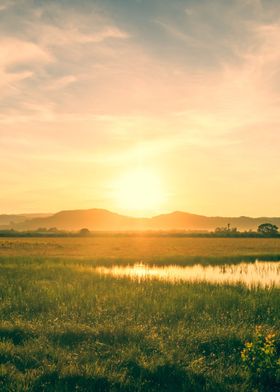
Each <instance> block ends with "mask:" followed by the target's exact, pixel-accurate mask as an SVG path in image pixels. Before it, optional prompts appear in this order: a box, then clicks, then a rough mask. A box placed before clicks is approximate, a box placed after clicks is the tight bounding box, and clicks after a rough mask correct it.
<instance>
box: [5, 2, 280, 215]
mask: <svg viewBox="0 0 280 392" xmlns="http://www.w3.org/2000/svg"><path fill="white" fill-rule="evenodd" d="M0 32H1V34H0V41H1V42H0V45H1V46H0V47H1V50H0V87H1V95H0V108H1V109H0V165H1V171H0V181H1V182H0V184H1V193H0V207H1V208H0V213H13V212H17V213H20V212H55V211H58V210H61V209H76V208H106V209H110V210H113V211H116V212H120V213H126V214H132V215H138V216H139V215H147V216H150V215H154V214H158V213H161V212H168V211H173V210H183V211H189V212H193V213H201V214H206V215H227V216H229V215H230V216H234V215H252V216H261V215H266V216H269V215H271V216H272V215H277V216H279V215H280V211H279V207H278V206H279V202H278V197H279V193H280V181H279V180H280V174H279V173H280V171H279V164H280V153H279V151H280V149H279V147H280V127H279V126H280V110H279V107H280V105H279V103H280V102H279V101H280V71H279V70H280V2H279V1H276V0H265V1H264V0H263V1H261V0H233V1H227V0H213V1H206V0H201V1H196V0H185V1H183V0H173V1H170V0H142V1H141V0H102V1H101V0H99V1H98V0H96V1H92V0H81V1H74V0H68V1H66V0H56V1H52V0H48V1H46V0H45V1H44V0H17V1H13V0H7V1H5V0H1V1H0Z"/></svg>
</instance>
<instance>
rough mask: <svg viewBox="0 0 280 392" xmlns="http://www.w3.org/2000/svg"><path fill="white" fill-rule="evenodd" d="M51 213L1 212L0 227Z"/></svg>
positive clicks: (43, 216)
mask: <svg viewBox="0 0 280 392" xmlns="http://www.w3.org/2000/svg"><path fill="white" fill-rule="evenodd" d="M50 215H51V214H2V215H0V229H6V228H10V227H13V226H15V225H17V224H18V223H22V222H25V221H26V220H29V219H33V218H45V217H48V216H50Z"/></svg>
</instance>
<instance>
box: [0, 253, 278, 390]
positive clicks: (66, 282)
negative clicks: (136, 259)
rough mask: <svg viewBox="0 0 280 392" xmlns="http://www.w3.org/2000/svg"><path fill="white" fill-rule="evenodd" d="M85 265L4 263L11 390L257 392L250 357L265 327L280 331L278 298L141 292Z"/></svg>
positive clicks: (211, 290)
mask: <svg viewBox="0 0 280 392" xmlns="http://www.w3.org/2000/svg"><path fill="white" fill-rule="evenodd" d="M80 263H81V260H74V259H72V260H70V261H67V260H65V259H61V260H60V259H56V260H53V259H44V258H27V257H18V258H13V257H10V258H8V259H0V267H1V276H0V315H1V325H0V364H1V365H0V390H1V391H76V390H77V391H83V390H84V391H237V390H238V391H245V390H250V389H248V386H247V385H246V374H245V373H244V371H243V369H242V366H241V358H240V352H241V350H242V348H243V347H244V342H245V341H246V340H248V339H250V338H251V337H252V334H253V332H254V330H255V327H256V325H262V326H263V327H264V328H265V329H267V330H270V329H274V330H277V329H278V330H279V308H280V298H279V290H278V289H272V290H265V291H264V290H251V291H250V290H247V289H245V288H244V287H241V286H236V287H233V286H213V285H207V284H197V285H191V284H178V285H170V284H165V283H161V282H156V281H154V282H143V283H141V284H138V283H134V282H132V281H129V280H125V279H121V280H115V279H112V278H109V277H106V278H105V277H100V276H98V275H95V274H94V273H88V272H83V271H82V270H81V269H80V268H78V265H80ZM75 265H77V268H75ZM267 390H268V391H271V390H272V389H271V386H268V389H267Z"/></svg>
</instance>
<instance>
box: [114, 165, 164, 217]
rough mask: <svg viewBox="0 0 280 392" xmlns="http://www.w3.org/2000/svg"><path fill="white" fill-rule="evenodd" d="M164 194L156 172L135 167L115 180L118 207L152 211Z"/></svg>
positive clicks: (131, 210)
mask: <svg viewBox="0 0 280 392" xmlns="http://www.w3.org/2000/svg"><path fill="white" fill-rule="evenodd" d="M164 199H165V196H164V191H163V186H162V182H161V179H160V177H159V175H158V173H156V172H154V171H152V170H149V169H136V170H131V171H130V172H127V173H125V174H124V175H122V176H121V177H120V178H119V179H118V180H117V182H116V201H117V204H118V207H119V208H121V209H123V210H127V211H129V212H133V213H138V214H139V213H140V214H141V213H143V214H145V213H154V212H155V211H156V210H157V209H158V208H159V207H161V206H162V204H163V202H164Z"/></svg>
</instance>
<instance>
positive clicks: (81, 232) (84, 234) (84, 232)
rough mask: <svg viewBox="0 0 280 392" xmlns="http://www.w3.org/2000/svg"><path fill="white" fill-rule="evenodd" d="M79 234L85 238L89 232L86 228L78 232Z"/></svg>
mask: <svg viewBox="0 0 280 392" xmlns="http://www.w3.org/2000/svg"><path fill="white" fill-rule="evenodd" d="M79 234H80V235H82V236H87V235H90V231H89V229H87V228H83V229H81V230H80V231H79Z"/></svg>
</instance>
